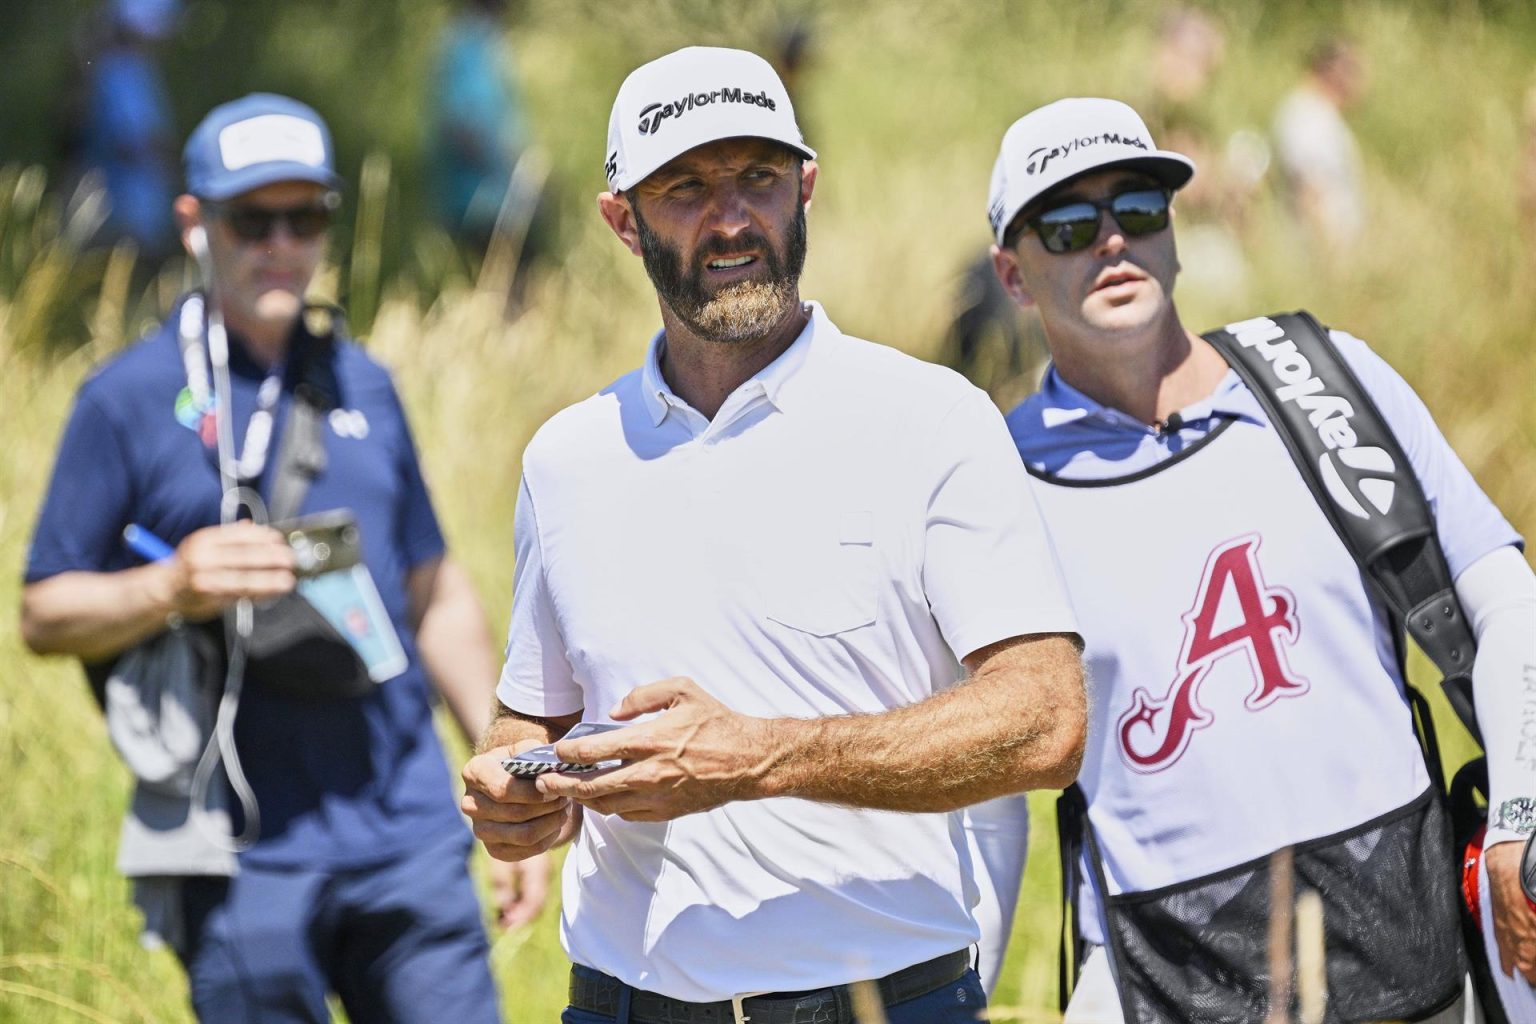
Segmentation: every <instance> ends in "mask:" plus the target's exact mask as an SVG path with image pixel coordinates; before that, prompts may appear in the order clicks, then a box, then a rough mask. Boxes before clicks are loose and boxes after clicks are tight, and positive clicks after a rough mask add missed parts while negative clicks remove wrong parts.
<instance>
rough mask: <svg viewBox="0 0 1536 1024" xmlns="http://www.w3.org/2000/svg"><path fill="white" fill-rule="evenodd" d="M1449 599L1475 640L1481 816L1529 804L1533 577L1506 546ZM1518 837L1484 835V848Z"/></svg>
mask: <svg viewBox="0 0 1536 1024" xmlns="http://www.w3.org/2000/svg"><path fill="white" fill-rule="evenodd" d="M1456 596H1457V597H1459V598H1460V599H1461V604H1462V608H1463V609H1464V610H1465V611H1466V613H1467V619H1468V621H1469V622H1470V623H1471V624H1472V631H1473V632H1474V633H1475V634H1476V635H1477V660H1476V661H1475V662H1474V663H1473V665H1472V693H1473V699H1474V701H1475V702H1476V704H1477V725H1478V728H1479V729H1480V730H1481V731H1482V734H1483V746H1484V748H1485V749H1486V750H1487V752H1488V789H1489V792H1488V808H1489V816H1490V820H1491V818H1492V815H1493V813H1494V809H1495V808H1497V807H1498V806H1499V805H1500V804H1502V803H1503V802H1504V801H1505V800H1508V799H1510V798H1512V797H1536V573H1533V572H1531V567H1530V566H1529V565H1528V564H1526V561H1525V558H1524V557H1523V556H1522V555H1521V554H1520V552H1519V550H1518V549H1516V548H1514V547H1510V546H1506V547H1501V548H1499V549H1497V550H1495V551H1492V552H1490V553H1488V554H1486V555H1484V556H1483V557H1482V558H1479V559H1478V560H1477V561H1476V562H1473V563H1472V564H1471V565H1470V566H1468V567H1467V570H1466V572H1464V573H1462V574H1461V575H1460V576H1458V577H1457V578H1456ZM1523 838H1525V837H1524V836H1522V835H1520V834H1518V833H1515V832H1509V831H1506V830H1502V829H1498V830H1496V829H1494V828H1492V827H1491V825H1490V827H1489V830H1488V838H1487V840H1486V841H1485V843H1484V845H1485V846H1492V845H1493V844H1494V843H1502V842H1508V841H1511V840H1515V839H1523Z"/></svg>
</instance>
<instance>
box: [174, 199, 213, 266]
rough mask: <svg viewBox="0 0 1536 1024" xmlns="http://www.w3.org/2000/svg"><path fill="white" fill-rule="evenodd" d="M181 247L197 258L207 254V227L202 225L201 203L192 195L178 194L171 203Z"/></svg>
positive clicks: (200, 258)
mask: <svg viewBox="0 0 1536 1024" xmlns="http://www.w3.org/2000/svg"><path fill="white" fill-rule="evenodd" d="M171 212H172V213H173V214H174V215H175V217H176V230H177V232H178V233H179V234H180V235H181V245H182V248H184V249H186V250H187V252H189V253H191V254H192V257H193V258H194V259H197V260H202V259H203V258H204V257H206V256H207V255H208V229H207V228H206V227H205V226H204V225H203V204H202V203H201V202H200V201H199V200H198V198H197V197H196V196H193V195H179V196H177V197H176V201H175V202H173V203H172V204H171Z"/></svg>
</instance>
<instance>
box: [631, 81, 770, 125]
mask: <svg viewBox="0 0 1536 1024" xmlns="http://www.w3.org/2000/svg"><path fill="white" fill-rule="evenodd" d="M716 100H719V101H720V102H721V103H751V104H754V105H756V106H759V107H767V108H768V109H769V110H777V109H778V105H777V104H775V103H774V102H773V100H772V99H770V98H769V96H768V94H767V93H765V92H760V93H758V94H757V95H755V96H754V95H753V94H752V93H750V92H743V91H742V90H741V89H714V90H712V91H710V92H695V93H689V94H688V95H687V96H684V97H683V98H682V99H680V100H673V101H672V102H671V103H666V104H661V103H652V104H651V105H650V106H648V107H646V108H645V109H644V110H642V111H640V124H639V128H640V134H641V135H650V134H651V133H653V132H656V131H658V130H660V128H661V122H662V121H663V120H664V119H666V118H669V117H681V116H682V115H683V114H685V113H687V112H688V111H690V110H692V109H693V108H694V107H702V106H707V105H708V104H710V103H713V102H715V101H716Z"/></svg>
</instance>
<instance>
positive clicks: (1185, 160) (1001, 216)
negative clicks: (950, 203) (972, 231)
mask: <svg viewBox="0 0 1536 1024" xmlns="http://www.w3.org/2000/svg"><path fill="white" fill-rule="evenodd" d="M1105 167H1133V168H1135V169H1136V170H1139V171H1145V172H1146V173H1148V174H1150V175H1151V176H1152V177H1154V178H1156V179H1157V180H1158V181H1159V182H1161V183H1162V184H1163V185H1164V186H1165V187H1167V188H1170V189H1179V188H1183V187H1184V185H1185V184H1186V183H1187V182H1188V181H1189V179H1190V177H1191V176H1192V175H1193V174H1194V173H1195V165H1194V162H1193V161H1192V160H1190V159H1189V157H1187V156H1182V155H1180V154H1178V153H1173V152H1170V151H1168V150H1164V149H1158V148H1157V146H1155V145H1154V144H1153V142H1152V133H1151V132H1149V131H1147V126H1146V123H1145V122H1143V121H1142V119H1141V115H1139V114H1137V113H1136V111H1134V110H1132V109H1131V108H1130V107H1128V106H1126V105H1125V104H1124V103H1121V102H1120V101H1119V100H1105V99H1092V98H1084V97H1074V98H1072V99H1065V100H1057V101H1056V102H1055V103H1050V104H1047V105H1046V106H1043V107H1040V108H1038V109H1036V110H1031V111H1030V112H1029V113H1027V114H1025V115H1024V116H1023V117H1021V118H1019V119H1018V120H1017V121H1015V122H1013V125H1012V126H1011V127H1009V129H1008V131H1007V133H1006V134H1004V135H1003V145H1002V149H1001V150H1000V151H999V152H998V154H997V163H996V164H995V165H994V166H993V168H992V188H991V190H990V192H989V193H988V196H987V219H988V220H990V221H991V222H992V236H993V238H995V239H996V240H997V244H998V245H1002V244H1003V233H1004V232H1006V231H1007V230H1008V225H1009V224H1010V223H1012V221H1013V218H1015V217H1017V216H1018V215H1019V211H1020V210H1022V209H1024V207H1026V206H1028V205H1029V204H1030V203H1032V202H1034V201H1035V199H1036V198H1038V197H1039V196H1041V195H1042V194H1044V193H1046V192H1048V191H1050V190H1051V189H1053V188H1055V187H1056V186H1057V185H1060V184H1061V183H1062V182H1064V181H1066V180H1068V179H1069V178H1075V177H1077V176H1078V175H1080V174H1083V173H1085V172H1087V171H1096V170H1100V169H1102V168H1105Z"/></svg>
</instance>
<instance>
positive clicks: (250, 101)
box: [181, 92, 341, 200]
mask: <svg viewBox="0 0 1536 1024" xmlns="http://www.w3.org/2000/svg"><path fill="white" fill-rule="evenodd" d="M181 159H182V164H183V166H184V167H185V169H186V174H187V191H188V192H190V193H192V194H193V195H195V196H197V197H198V198H200V199H213V200H223V199H232V198H233V197H235V196H238V195H241V194H242V193H245V192H249V191H251V190H252V189H255V188H261V187H262V186H263V185H271V184H272V183H274V182H278V181H313V182H315V183H316V184H318V185H324V186H326V187H327V188H332V189H340V188H341V178H340V177H338V176H337V174H336V154H335V150H334V149H333V148H332V147H331V133H330V131H329V130H328V129H327V128H326V127H325V122H324V121H323V120H321V118H320V115H319V114H317V113H315V112H314V111H313V110H312V109H310V108H309V107H307V106H305V105H304V104H302V103H300V102H299V101H298V100H291V99H289V98H288V97H286V96H277V95H274V94H272V93H269V92H256V93H251V95H249V96H242V97H241V98H240V99H238V100H232V101H230V102H229V103H225V104H223V105H222V106H218V107H214V108H213V109H212V110H211V111H209V112H208V116H207V117H205V118H203V120H202V122H201V123H200V124H198V126H197V127H196V128H194V129H193V130H192V135H191V137H190V138H188V139H187V145H186V148H185V149H183V150H182V152H181Z"/></svg>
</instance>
